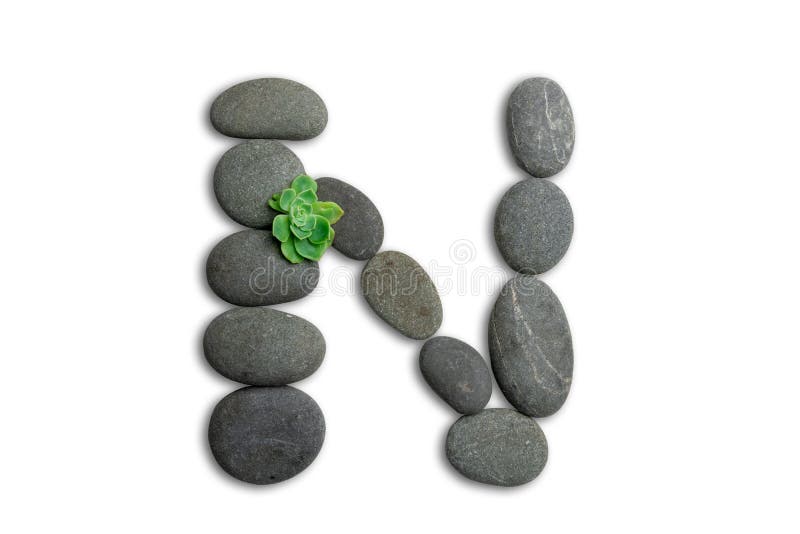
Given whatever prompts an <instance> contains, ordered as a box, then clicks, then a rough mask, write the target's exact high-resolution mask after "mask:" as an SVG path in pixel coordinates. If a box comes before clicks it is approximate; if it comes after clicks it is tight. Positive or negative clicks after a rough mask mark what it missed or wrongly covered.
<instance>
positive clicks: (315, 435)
mask: <svg viewBox="0 0 800 534" xmlns="http://www.w3.org/2000/svg"><path fill="white" fill-rule="evenodd" d="M324 440H325V418H324V417H323V415H322V411H321V410H320V409H319V406H318V405H317V403H316V402H314V399H312V398H311V397H309V396H308V395H306V394H305V393H303V392H302V391H300V390H298V389H294V388H292V387H289V386H283V387H277V388H265V387H246V388H242V389H239V390H237V391H234V392H233V393H231V394H230V395H228V396H226V397H224V398H223V399H222V400H221V401H219V403H218V404H217V406H216V407H215V408H214V411H213V412H212V414H211V421H210V423H209V425H208V442H209V445H210V446H211V452H212V453H213V454H214V458H215V459H216V460H217V462H218V463H219V465H220V466H222V468H223V469H224V470H225V471H226V472H227V473H228V474H230V475H231V476H233V477H235V478H238V479H239V480H243V481H245V482H250V483H252V484H274V483H276V482H281V481H283V480H286V479H289V478H292V477H293V476H295V475H296V474H298V473H299V472H300V471H302V470H303V469H305V468H306V467H308V466H309V465H311V462H313V461H314V458H316V457H317V454H319V451H320V449H321V448H322V443H323V441H324Z"/></svg>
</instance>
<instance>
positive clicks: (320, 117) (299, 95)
mask: <svg viewBox="0 0 800 534" xmlns="http://www.w3.org/2000/svg"><path fill="white" fill-rule="evenodd" d="M327 123H328V110H327V108H326V107H325V103H324V102H323V101H322V99H321V98H320V97H319V95H317V93H315V92H314V91H312V90H311V89H309V88H308V87H306V86H305V85H303V84H301V83H298V82H295V81H292V80H285V79H282V78H260V79H257V80H249V81H246V82H242V83H239V84H236V85H234V86H233V87H230V88H229V89H226V90H225V91H224V92H223V93H222V94H220V95H219V96H218V97H217V98H216V99H215V100H214V102H213V103H212V104H211V124H213V125H214V128H216V129H217V131H219V132H220V133H223V134H225V135H229V136H231V137H242V138H245V139H289V140H302V139H311V138H312V137H316V136H318V135H319V134H320V133H322V130H324V129H325V125H326V124H327Z"/></svg>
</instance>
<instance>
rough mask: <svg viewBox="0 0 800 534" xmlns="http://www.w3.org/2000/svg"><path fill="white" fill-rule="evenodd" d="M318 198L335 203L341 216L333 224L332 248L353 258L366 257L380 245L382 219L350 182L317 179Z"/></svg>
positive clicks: (368, 200) (361, 258)
mask: <svg viewBox="0 0 800 534" xmlns="http://www.w3.org/2000/svg"><path fill="white" fill-rule="evenodd" d="M317 185H318V186H319V187H318V190H317V196H318V197H319V199H320V200H326V201H332V202H336V203H337V204H339V206H341V208H342V209H343V210H344V215H342V218H341V219H339V221H338V222H337V223H336V224H334V225H333V229H334V230H335V231H336V237H335V238H334V239H333V248H335V249H336V250H338V251H339V252H341V253H342V254H344V255H345V256H347V257H348V258H352V259H354V260H368V259H370V258H371V257H372V256H374V255H375V254H376V253H377V252H378V250H380V248H381V244H383V219H382V218H381V214H380V212H378V208H376V207H375V204H373V203H372V201H371V200H370V199H369V198H367V196H366V195H365V194H364V193H362V192H361V191H359V190H358V189H356V188H355V187H353V186H352V185H350V184H348V183H346V182H343V181H341V180H337V179H336V178H320V179H319V180H317Z"/></svg>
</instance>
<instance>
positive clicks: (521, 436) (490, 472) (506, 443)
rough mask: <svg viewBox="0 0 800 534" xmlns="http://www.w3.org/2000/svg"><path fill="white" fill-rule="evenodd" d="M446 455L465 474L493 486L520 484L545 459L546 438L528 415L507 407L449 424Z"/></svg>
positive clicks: (533, 474)
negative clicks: (450, 425)
mask: <svg viewBox="0 0 800 534" xmlns="http://www.w3.org/2000/svg"><path fill="white" fill-rule="evenodd" d="M445 452H446V455H447V459H448V460H449V461H450V463H451V464H452V465H453V467H455V468H456V470H458V472H459V473H461V474H462V475H464V476H465V477H467V478H469V479H472V480H475V481H476V482H482V483H484V484H492V485H495V486H519V485H520V484H525V483H527V482H530V481H531V480H533V479H534V478H536V477H537V476H538V475H539V473H541V472H542V469H544V466H545V464H546V463H547V439H546V438H545V436H544V432H542V429H541V428H539V425H538V424H537V423H536V421H534V420H533V419H531V418H530V417H525V416H524V415H522V414H521V413H519V412H515V411H514V410H507V409H498V408H495V409H490V410H484V411H482V412H480V413H478V414H475V415H465V416H464V417H462V418H460V419H459V420H458V421H456V422H455V424H453V426H452V427H450V431H449V432H448V433H447V441H446V444H445Z"/></svg>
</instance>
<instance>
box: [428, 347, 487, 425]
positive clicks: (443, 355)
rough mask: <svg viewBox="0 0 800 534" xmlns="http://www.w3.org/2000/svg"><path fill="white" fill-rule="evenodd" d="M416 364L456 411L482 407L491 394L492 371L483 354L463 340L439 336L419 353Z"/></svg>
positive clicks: (470, 410) (438, 393)
mask: <svg viewBox="0 0 800 534" xmlns="http://www.w3.org/2000/svg"><path fill="white" fill-rule="evenodd" d="M419 368H420V370H421V371H422V376H423V377H424V378H425V381H426V382H428V385H430V386H431V389H433V391H435V392H436V394H437V395H439V396H440V397H441V398H442V399H443V400H444V401H445V402H446V403H447V404H449V405H450V406H451V407H452V408H453V409H454V410H455V411H457V412H459V413H463V414H472V413H477V412H479V411H481V410H482V409H483V408H484V407H485V406H486V403H487V402H489V397H491V396H492V375H491V374H490V373H489V368H488V367H487V366H486V361H484V359H483V357H481V355H480V354H479V353H478V351H476V350H475V349H473V348H472V347H471V346H469V345H467V344H466V343H464V342H463V341H460V340H458V339H455V338H452V337H446V336H439V337H434V338H431V339H429V340H428V341H426V342H425V344H424V345H423V346H422V350H420V353H419Z"/></svg>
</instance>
